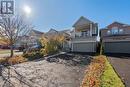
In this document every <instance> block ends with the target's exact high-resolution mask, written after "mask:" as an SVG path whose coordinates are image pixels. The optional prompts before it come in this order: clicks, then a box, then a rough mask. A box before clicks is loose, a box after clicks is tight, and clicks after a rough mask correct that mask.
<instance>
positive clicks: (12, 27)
mask: <svg viewBox="0 0 130 87" xmlns="http://www.w3.org/2000/svg"><path fill="white" fill-rule="evenodd" d="M31 28H32V26H31V25H29V24H28V23H26V22H25V20H24V18H23V17H22V16H19V15H17V16H16V15H15V16H11V17H9V16H8V17H1V19H0V38H5V39H7V40H8V41H9V45H10V50H11V54H10V57H12V56H13V54H14V53H13V50H14V49H13V48H14V44H15V43H16V41H17V40H18V38H19V37H22V36H24V35H26V34H27V33H28V32H29V30H30V29H31Z"/></svg>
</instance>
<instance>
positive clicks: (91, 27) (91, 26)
mask: <svg viewBox="0 0 130 87" xmlns="http://www.w3.org/2000/svg"><path fill="white" fill-rule="evenodd" d="M92 29H93V24H92V23H90V36H92V32H93V30H92Z"/></svg>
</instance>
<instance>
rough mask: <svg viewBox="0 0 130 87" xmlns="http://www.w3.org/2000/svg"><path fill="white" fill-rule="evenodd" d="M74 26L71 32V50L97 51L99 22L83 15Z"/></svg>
mask: <svg viewBox="0 0 130 87" xmlns="http://www.w3.org/2000/svg"><path fill="white" fill-rule="evenodd" d="M73 28H74V29H73V31H72V33H71V51H72V52H88V53H93V52H96V48H97V35H98V24H97V23H94V22H92V21H90V20H88V19H87V18H85V17H83V16H82V17H80V19H79V20H78V21H77V22H76V23H75V24H74V25H73Z"/></svg>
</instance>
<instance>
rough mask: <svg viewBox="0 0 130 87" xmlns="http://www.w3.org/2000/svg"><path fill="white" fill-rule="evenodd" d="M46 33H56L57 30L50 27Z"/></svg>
mask: <svg viewBox="0 0 130 87" xmlns="http://www.w3.org/2000/svg"><path fill="white" fill-rule="evenodd" d="M47 33H58V31H56V30H54V29H50V30H49V31H48V32H47Z"/></svg>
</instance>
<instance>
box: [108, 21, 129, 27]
mask: <svg viewBox="0 0 130 87" xmlns="http://www.w3.org/2000/svg"><path fill="white" fill-rule="evenodd" d="M113 24H117V25H120V26H122V27H128V26H130V25H128V24H124V23H121V22H117V21H115V22H113V23H111V24H109V25H108V26H107V27H109V26H111V25H113Z"/></svg>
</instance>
